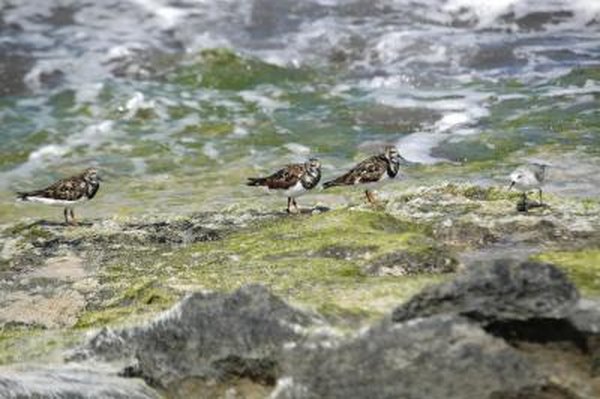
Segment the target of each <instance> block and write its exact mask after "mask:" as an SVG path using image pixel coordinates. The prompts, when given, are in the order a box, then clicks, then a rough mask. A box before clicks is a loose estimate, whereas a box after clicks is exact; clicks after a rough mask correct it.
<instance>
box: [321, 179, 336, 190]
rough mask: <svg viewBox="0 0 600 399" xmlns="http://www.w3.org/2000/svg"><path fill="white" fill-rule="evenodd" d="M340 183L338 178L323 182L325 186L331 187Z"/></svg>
mask: <svg viewBox="0 0 600 399" xmlns="http://www.w3.org/2000/svg"><path fill="white" fill-rule="evenodd" d="M339 185H340V183H339V182H338V181H336V180H330V181H326V182H325V183H323V188H324V189H325V188H329V187H335V186H339Z"/></svg>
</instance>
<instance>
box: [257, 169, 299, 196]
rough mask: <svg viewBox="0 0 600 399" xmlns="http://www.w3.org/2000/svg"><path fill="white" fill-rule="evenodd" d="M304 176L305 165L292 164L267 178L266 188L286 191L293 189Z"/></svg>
mask: <svg viewBox="0 0 600 399" xmlns="http://www.w3.org/2000/svg"><path fill="white" fill-rule="evenodd" d="M303 174H304V165H302V164H290V165H286V166H285V167H284V168H282V169H280V170H278V171H277V172H275V173H273V174H272V175H270V176H267V177H265V179H264V184H263V185H264V186H267V187H269V188H270V189H282V190H286V189H288V188H290V187H293V186H294V185H296V183H298V182H299V181H300V178H301V177H302V175H303Z"/></svg>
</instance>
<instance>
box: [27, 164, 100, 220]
mask: <svg viewBox="0 0 600 399" xmlns="http://www.w3.org/2000/svg"><path fill="white" fill-rule="evenodd" d="M101 180H102V179H101V178H100V176H99V175H98V171H97V170H96V169H95V168H88V169H86V170H84V171H83V172H82V173H80V174H78V175H75V176H71V177H67V178H65V179H61V180H59V181H57V182H56V183H54V184H52V185H50V186H48V187H46V188H43V189H41V190H36V191H29V192H18V193H17V196H18V197H17V199H18V200H19V201H22V202H36V203H40V204H46V205H51V206H60V207H64V216H65V223H66V224H70V225H75V224H77V221H76V220H75V212H74V211H73V209H74V208H75V207H76V206H79V205H81V204H82V203H84V202H86V201H89V200H91V199H92V198H94V196H95V195H96V193H97V192H98V189H99V188H100V181H101ZM69 213H70V215H71V219H70V220H69Z"/></svg>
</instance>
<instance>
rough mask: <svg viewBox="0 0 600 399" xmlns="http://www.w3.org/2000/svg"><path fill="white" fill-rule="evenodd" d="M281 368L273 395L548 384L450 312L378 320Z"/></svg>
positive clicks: (422, 392)
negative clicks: (352, 336)
mask: <svg viewBox="0 0 600 399" xmlns="http://www.w3.org/2000/svg"><path fill="white" fill-rule="evenodd" d="M286 366H287V367H286V368H285V371H284V376H283V377H282V378H281V379H280V380H279V382H278V385H277V387H276V389H275V391H274V393H273V395H272V398H277V399H283V398H286V399H291V398H295V399H300V398H303V399H304V398H332V399H334V398H344V399H351V398H357V399H358V398H428V399H438V398H439V399H448V398H478V399H484V398H490V399H492V398H498V397H514V398H516V397H518V396H517V395H518V394H520V393H525V392H529V393H531V394H532V395H531V396H527V397H530V398H533V397H535V395H533V394H534V393H536V392H541V391H542V390H544V389H549V388H550V387H549V385H548V384H547V382H546V381H545V380H544V378H543V376H542V375H541V374H540V373H538V372H537V371H536V370H535V369H534V368H533V367H532V364H531V363H530V362H529V361H528V360H527V359H526V358H524V357H523V356H521V355H520V354H519V353H518V352H517V351H515V350H514V349H513V348H511V347H510V346H509V345H507V344H506V343H505V342H504V341H503V340H501V339H497V338H494V337H492V336H490V335H488V334H486V333H485V331H484V330H482V329H481V328H480V327H479V326H477V325H476V324H474V323H472V322H469V321H468V320H466V319H463V318H460V317H458V316H449V315H439V316H434V317H430V318H427V319H421V320H416V321H414V322H407V323H404V324H394V323H390V322H384V323H382V325H380V326H376V327H374V328H371V329H370V330H369V331H368V332H366V333H365V334H362V335H360V336H358V337H357V338H355V339H353V340H351V341H349V342H346V343H344V344H342V345H340V346H338V347H335V348H329V349H328V348H318V349H316V350H315V349H305V350H299V351H297V353H295V357H294V358H293V359H292V360H290V361H289V362H288V363H287V364H286ZM501 395H505V396H501ZM511 395H513V396H511ZM523 397H525V396H523ZM559 397H560V396H559Z"/></svg>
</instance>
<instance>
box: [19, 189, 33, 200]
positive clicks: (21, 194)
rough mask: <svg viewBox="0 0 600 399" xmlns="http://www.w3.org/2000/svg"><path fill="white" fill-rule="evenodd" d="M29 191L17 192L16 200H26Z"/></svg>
mask: <svg viewBox="0 0 600 399" xmlns="http://www.w3.org/2000/svg"><path fill="white" fill-rule="evenodd" d="M30 195H31V193H26V192H23V191H18V192H17V201H27V197H29V196H30Z"/></svg>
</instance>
